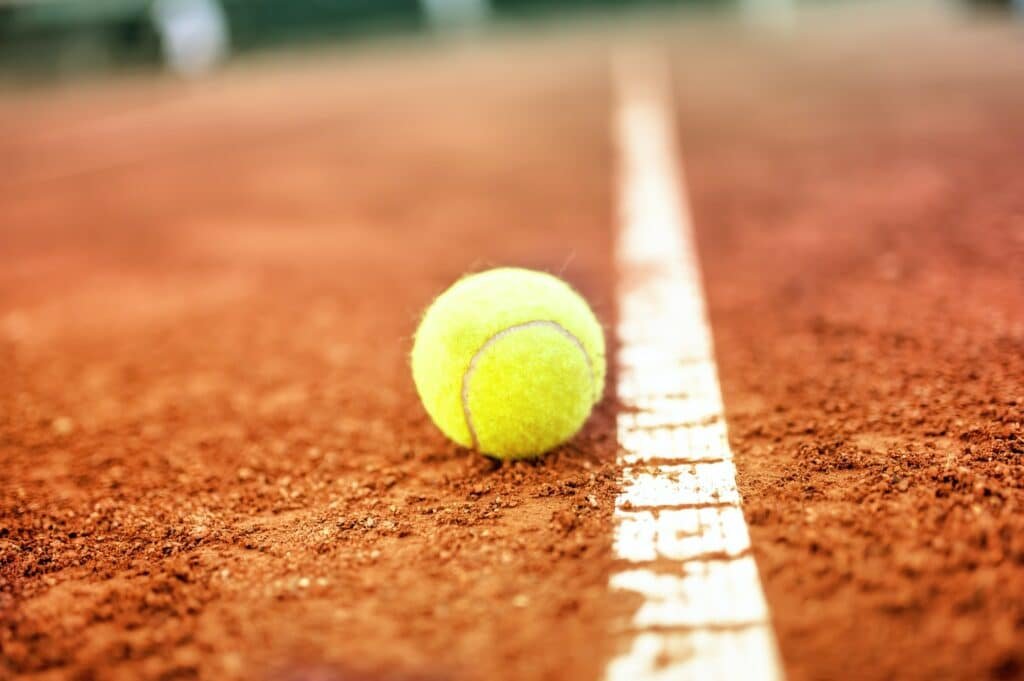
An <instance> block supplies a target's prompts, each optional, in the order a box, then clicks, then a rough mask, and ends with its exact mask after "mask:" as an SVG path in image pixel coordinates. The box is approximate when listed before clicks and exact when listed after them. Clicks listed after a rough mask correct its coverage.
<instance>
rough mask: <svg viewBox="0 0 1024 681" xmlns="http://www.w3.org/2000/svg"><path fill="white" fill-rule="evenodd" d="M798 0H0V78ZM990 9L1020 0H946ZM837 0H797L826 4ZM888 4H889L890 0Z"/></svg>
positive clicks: (169, 65)
mask: <svg viewBox="0 0 1024 681" xmlns="http://www.w3.org/2000/svg"><path fill="white" fill-rule="evenodd" d="M799 1H800V0H0V79H3V80H4V81H7V82H10V81H15V82H25V81H32V82H39V81H46V80H53V79H59V78H65V77H69V76H72V77H74V76H81V75H84V74H102V73H110V72H115V71H125V70H132V69H135V70H139V69H142V70H156V69H166V70H169V71H172V72H174V73H177V74H179V75H182V76H186V77H189V76H196V75H200V74H202V73H205V72H207V71H209V70H210V69H212V68H215V67H216V66H217V65H218V64H221V63H223V62H224V61H226V60H228V59H231V58H233V57H236V56H238V55H245V54H251V53H254V52H256V51H261V50H267V49H275V48H276V49H281V48H288V47H295V46H299V45H309V44H325V43H331V42H334V43H339V42H353V41H365V40H367V39H374V38H382V37H399V36H430V35H435V34H438V33H441V34H446V35H450V34H453V33H456V34H465V33H467V32H476V31H479V30H481V29H486V30H493V29H494V28H495V27H502V26H510V25H518V24H522V23H524V22H533V21H539V20H546V19H552V18H555V19H559V18H562V19H564V18H567V17H568V18H575V17H583V16H606V15H608V14H613V15H614V14H620V13H626V12H636V11H644V10H651V9H656V8H659V7H662V8H666V7H672V8H693V9H695V10H700V11H710V12H731V11H742V12H748V13H752V14H757V15H764V16H774V17H784V16H785V14H786V13H787V12H788V11H790V9H791V8H792V7H793V6H794V5H795V4H796V3H797V2H799ZM950 1H951V2H958V3H959V4H960V5H961V6H964V7H971V8H974V9H979V10H984V11H988V12H992V13H1009V12H1014V11H1015V10H1022V9H1024V0H950ZM829 2H832V3H835V2H838V0H804V2H802V3H801V4H827V3H829ZM893 4H897V3H896V2H893Z"/></svg>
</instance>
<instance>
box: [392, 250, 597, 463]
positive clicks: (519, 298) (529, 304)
mask: <svg viewBox="0 0 1024 681" xmlns="http://www.w3.org/2000/svg"><path fill="white" fill-rule="evenodd" d="M412 373H413V380H414V381H415V383H416V390H417V391H418V392H419V395H420V399H421V400H422V401H423V406H424V407H425V408H426V410H427V413H428V414H430V417H431V419H433V421H434V423H435V424H437V426H438V427H439V428H440V429H441V430H442V431H443V432H444V434H445V435H447V436H448V437H449V438H451V439H452V440H454V441H455V442H457V443H459V444H460V445H463V446H465V447H472V448H475V449H477V450H478V451H480V452H482V453H484V454H487V455H490V456H494V457H497V458H502V459H513V458H525V457H532V456H538V455H540V454H543V453H544V452H546V451H548V450H550V449H552V448H554V447H556V446H558V445H559V444H562V443H563V442H565V441H566V440H568V439H570V438H571V437H572V436H573V435H575V434H576V432H577V431H579V429H580V428H581V427H582V426H583V423H584V422H585V421H586V420H587V417H588V416H589V415H590V412H591V409H592V408H593V406H594V404H596V403H597V402H598V401H599V400H600V399H601V396H602V394H603V393H604V379H605V344H604V333H603V332H602V329H601V325H600V324H599V323H598V321H597V319H596V318H595V317H594V313H593V312H592V311H591V310H590V307H589V306H588V305H587V303H586V301H585V300H584V299H583V298H582V297H581V296H580V295H579V294H578V293H576V291H574V290H573V289H572V288H571V287H570V286H569V285H568V284H566V283H565V282H563V281H561V280H560V279H558V278H557V277H554V276H552V275H550V274H545V273H543V272H535V271H532V270H526V269H518V268H500V269H494V270H489V271H486V272H481V273H479V274H474V275H471V276H468V277H465V278H463V279H461V280H459V281H458V282H456V283H455V284H453V285H452V286H451V287H450V288H449V289H448V290H447V291H445V292H444V293H442V294H441V295H440V296H439V297H438V298H437V300H435V301H434V302H433V304H432V305H431V306H430V307H429V308H428V309H427V311H426V313H424V315H423V320H422V321H421V322H420V326H419V329H418V330H417V331H416V339H415V342H414V343H413V349H412Z"/></svg>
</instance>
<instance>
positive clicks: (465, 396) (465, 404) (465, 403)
mask: <svg viewBox="0 0 1024 681" xmlns="http://www.w3.org/2000/svg"><path fill="white" fill-rule="evenodd" d="M532 326H550V327H551V328H553V329H554V330H555V331H558V332H559V333H560V334H562V335H563V336H565V337H566V338H568V339H569V340H570V341H572V342H573V343H575V344H576V347H577V348H579V350H580V352H582V353H583V359H584V360H586V362H587V370H588V371H589V372H590V385H591V388H593V387H594V384H595V383H597V376H595V375H594V363H593V362H592V361H591V360H590V354H589V353H588V352H587V349H586V347H584V345H583V342H582V341H580V339H579V338H577V337H576V336H575V335H574V334H573V333H572V332H571V331H569V330H568V329H567V328H565V327H564V326H562V325H561V324H559V323H558V322H554V321H551V320H550V319H534V320H533V321H529V322H523V323H521V324H515V325H513V326H510V327H508V328H506V329H502V330H501V331H499V332H498V333H496V334H494V335H493V336H491V337H490V338H488V339H487V340H486V341H484V344H483V345H481V346H480V348H479V349H478V350H477V351H476V352H475V353H474V354H473V357H472V358H470V360H469V366H467V367H466V373H464V374H463V375H462V414H463V415H464V416H465V417H466V428H468V429H469V437H470V438H471V439H472V440H473V449H480V440H479V439H477V436H476V428H474V427H473V415H472V414H471V413H470V411H469V380H470V379H471V378H472V377H473V372H475V371H476V364H477V361H479V359H480V357H481V356H482V355H483V354H484V351H485V350H487V348H489V347H491V346H492V345H494V344H495V343H496V342H498V341H499V340H501V339H502V338H504V337H505V336H507V335H509V334H511V333H513V332H514V331H520V330H521V329H527V328H530V327H532ZM591 392H593V390H592V391H591Z"/></svg>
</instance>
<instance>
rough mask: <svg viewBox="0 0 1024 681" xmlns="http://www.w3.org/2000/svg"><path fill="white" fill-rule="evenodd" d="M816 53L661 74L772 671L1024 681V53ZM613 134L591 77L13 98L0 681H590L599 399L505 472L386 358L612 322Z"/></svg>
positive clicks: (728, 59) (876, 42)
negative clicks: (530, 284) (569, 321)
mask: <svg viewBox="0 0 1024 681" xmlns="http://www.w3.org/2000/svg"><path fill="white" fill-rule="evenodd" d="M840 23H841V24H842V25H844V26H847V28H848V30H846V31H843V32H839V31H835V30H830V31H825V32H823V33H815V35H816V36H817V37H815V38H797V39H796V42H795V43H793V42H787V40H786V39H784V38H783V37H782V36H776V37H768V36H762V37H756V36H753V35H750V34H747V35H745V36H737V35H731V34H730V35H724V34H723V35H719V34H714V35H709V34H707V33H705V32H704V31H703V30H686V31H685V32H682V33H680V34H678V35H674V36H673V40H672V44H673V45H674V47H673V48H672V50H673V55H674V60H675V62H674V63H675V65H676V74H677V85H678V91H679V92H678V94H679V105H680V132H681V138H682V143H683V145H684V163H685V165H686V170H687V173H688V179H689V181H690V183H691V188H690V190H691V196H692V201H693V204H694V209H695V215H696V220H697V227H698V237H699V241H700V246H701V258H702V263H703V267H704V270H705V275H706V282H707V287H708V294H709V302H710V309H711V315H712V323H713V330H714V333H715V337H716V347H717V354H718V358H719V361H720V371H721V374H722V380H723V388H724V391H725V398H726V409H727V416H728V418H729V420H730V427H731V436H732V440H733V445H734V448H735V450H736V454H737V457H738V466H739V470H740V476H741V479H740V483H741V488H742V491H743V492H744V494H745V498H746V504H747V515H748V519H749V521H750V523H751V531H752V535H753V540H754V552H755V555H756V557H757V560H758V562H759V565H760V567H761V570H762V575H763V579H764V581H765V586H766V590H767V594H768V598H769V603H770V606H771V607H772V609H773V615H774V620H775V624H776V627H777V632H778V635H779V640H780V644H781V648H782V652H783V656H784V661H785V665H786V670H787V673H788V674H789V676H790V677H791V678H792V679H794V680H798V681H799V680H802V679H841V678H856V679H888V678H910V679H917V678H920V679H925V678H927V679H937V678H938V679H941V678H950V679H960V678H996V679H1000V678H1015V677H1019V676H1021V675H1024V543H1022V542H1024V491H1022V489H1024V466H1022V460H1021V456H1022V455H1024V442H1022V440H1024V433H1022V429H1021V420H1022V412H1024V322H1022V316H1024V315H1022V312H1021V310H1024V283H1022V280H1021V274H1020V263H1021V262H1024V173H1022V172H1021V171H1020V167H1021V166H1020V160H1019V159H1020V158H1021V155H1022V154H1021V152H1022V151H1024V149H1022V143H1021V140H1024V90H1022V89H1021V87H1020V83H1021V82H1024V55H1022V52H1024V40H1021V34H1020V32H1019V30H1018V32H1017V33H1013V32H1011V31H1008V30H1007V29H1005V28H1001V27H997V26H982V27H977V28H973V29H970V30H951V29H949V28H948V27H944V26H942V25H941V24H936V23H934V22H932V23H930V24H927V25H924V24H921V23H920V22H916V21H915V22H914V23H913V29H912V30H910V29H909V28H908V24H906V23H903V24H897V23H895V22H893V23H890V22H889V21H888V20H883V21H881V22H880V23H877V24H875V25H874V26H861V27H859V28H854V27H852V26H851V25H850V22H848V21H847V20H846V18H845V17H843V18H841V22H840ZM901 26H902V27H901ZM610 106H611V93H610V92H609V89H608V73H607V63H606V60H605V55H604V52H603V50H602V49H599V48H597V47H595V46H594V43H587V42H586V41H584V42H579V43H575V44H569V43H566V44H564V45H561V46H559V45H557V44H556V43H555V42H554V41H552V42H549V43H546V44H544V45H538V44H531V45H529V46H526V47H523V46H513V45H509V44H505V45H504V46H499V47H496V48H490V49H489V50H487V51H473V50H463V49H457V50H453V51H450V52H447V53H432V52H430V51H427V50H420V51H417V50H413V51H409V52H405V53H399V54H385V53H381V54H364V55H361V56H354V55H349V56H348V57H345V58H341V57H336V56H334V57H321V58H315V59H295V58H289V59H287V60H284V61H282V62H280V63H278V64H251V65H249V66H245V67H239V68H236V69H235V70H233V71H232V72H229V73H228V74H225V75H222V76H218V77H216V78H214V79H212V80H210V81H205V82H203V83H200V84H194V85H191V86H183V85H181V84H177V83H171V82H162V81H161V82H151V81H138V82H131V81H119V82H117V83H114V84H95V85H92V86H89V87H88V88H84V89H68V90H57V91H52V92H41V93H35V94H32V95H26V96H21V97H13V96H11V95H10V94H5V106H4V108H3V109H2V110H0V129H3V130H5V133H6V134H5V136H4V137H3V138H2V139H0V158H2V159H4V168H5V179H4V183H3V184H2V185H0V242H2V244H3V248H2V249H0V363H2V366H3V371H2V372H0V465H2V469H0V474H2V476H0V492H2V493H0V678H5V677H17V678H26V679H38V680H42V679H47V680H49V679H66V678H69V679H138V678H143V679H179V678H180V679H187V678H217V679H232V678H239V679H242V678H244V679H274V680H277V679H288V680H290V679H316V680H324V681H328V680H331V681H333V680H336V679H337V680H340V679H349V680H351V679H381V678H384V679H395V680H406V679H438V680H440V679H498V680H501V679H569V680H575V679H581V680H582V679H597V678H600V674H601V670H602V668H603V666H604V664H605V662H606V660H607V659H608V658H609V656H610V655H611V654H613V653H614V651H615V650H616V643H617V640H616V639H615V638H614V635H613V633H612V632H613V631H615V628H616V627H617V626H618V625H619V624H621V621H622V620H621V618H622V617H623V616H625V615H628V613H629V612H631V609H632V607H633V606H634V605H635V604H634V603H633V602H632V601H629V600H625V599H623V598H622V597H621V596H619V595H616V594H610V593H609V592H608V591H607V589H606V581H607V578H608V574H609V572H610V570H611V569H612V567H613V561H612V558H611V551H610V541H611V509H612V504H613V500H614V494H615V491H616V477H617V473H618V471H617V470H616V467H615V466H614V457H615V449H616V443H615V433H614V416H615V405H614V400H613V399H612V394H613V392H612V390H611V386H613V385H614V372H613V374H612V376H611V377H610V383H609V390H608V396H607V398H606V400H605V401H604V402H603V403H602V404H601V405H600V406H599V408H598V410H597V412H596V414H595V416H594V418H593V419H592V421H591V423H590V424H589V426H588V427H587V429H586V430H585V432H584V433H583V434H582V435H581V436H580V437H579V438H577V439H576V440H575V441H573V442H572V443H571V444H570V445H568V446H567V447H565V448H563V449H562V450H560V451H558V452H556V453H554V454H553V455H551V456H549V457H548V458H546V459H544V460H542V461H540V462H537V463H517V464H512V465H503V466H497V465H494V464H492V463H490V462H489V461H487V460H486V459H483V458H481V457H479V456H477V455H475V454H473V453H471V452H467V451H465V450H462V449H459V448H457V447H454V446H453V445H451V444H450V443H448V442H446V441H445V440H444V439H443V437H442V436H441V435H440V434H439V433H438V432H437V431H436V429H435V428H434V427H433V426H432V425H431V424H430V423H429V420H428V419H427V417H426V415H425V414H424V413H423V411H422V409H421V408H420V406H419V405H418V403H417V400H416V396H415V391H414V390H413V387H412V382H411V378H410V375H409V371H408V363H407V353H408V350H409V345H410V336H411V333H412V331H413V330H414V328H415V325H416V321H417V316H418V314H419V313H420V311H421V310H422V308H423V307H424V306H425V305H426V304H427V303H428V302H429V300H430V299H431V298H432V296H434V295H436V294H437V293H438V292H440V291H441V290H443V289H444V288H445V287H446V286H447V285H448V284H449V283H451V281H452V280H454V279H455V278H456V277H458V276H459V275H460V274H462V273H464V272H467V271H473V270H479V269H483V268H486V267H489V266H496V265H506V264H511V265H522V266H527V267H534V268H539V269H546V270H549V271H553V272H559V273H561V274H563V276H564V277H565V278H566V279H568V280H569V281H570V282H571V283H573V284H574V285H575V286H576V287H577V288H579V289H580V290H581V291H582V292H583V293H584V295H586V296H587V297H588V299H589V300H590V301H591V303H592V305H593V307H594V308H595V310H596V312H597V314H598V316H599V318H601V319H602V320H603V321H604V322H605V323H606V324H607V325H608V328H609V329H611V328H612V325H613V323H614V286H615V278H614V273H613V267H612V264H611V255H612V254H611V244H612V236H613V229H614V217H613V212H612V208H613V196H612V187H613V184H612V183H613V180H614V163H613V161H614V153H613V148H612V146H611V140H610V117H609V114H610ZM609 340H613V339H612V338H611V337H610V338H609Z"/></svg>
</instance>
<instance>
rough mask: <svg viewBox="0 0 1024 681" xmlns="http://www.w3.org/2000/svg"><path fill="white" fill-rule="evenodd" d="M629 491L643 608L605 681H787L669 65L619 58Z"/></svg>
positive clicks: (634, 579)
mask: <svg viewBox="0 0 1024 681" xmlns="http://www.w3.org/2000/svg"><path fill="white" fill-rule="evenodd" d="M613 76H614V92H615V98H616V102H615V108H616V112H615V113H616V121H615V124H616V129H615V135H616V140H615V141H616V142H617V145H618V149H619V185H618V187H619V201H620V206H619V209H620V220H621V224H620V226H619V235H618V243H617V246H616V259H617V268H618V278H619V287H620V288H619V301H618V302H619V325H618V329H617V331H618V337H619V342H620V347H619V352H618V363H619V364H618V366H619V385H618V393H619V398H620V400H621V402H622V405H623V408H622V411H621V413H620V415H619V418H618V439H619V446H620V454H619V463H620V464H621V465H622V466H623V486H622V493H621V494H620V495H619V498H618V499H617V500H616V503H615V554H616V557H617V558H619V559H621V560H623V561H625V562H627V563H628V564H629V567H627V568H624V569H622V570H620V571H619V572H617V573H614V574H613V575H612V577H611V587H612V588H614V589H622V590H626V591H632V592H634V593H636V594H639V595H640V596H641V598H642V599H643V602H642V605H641V606H640V609H639V610H638V611H637V612H636V614H635V615H634V616H633V618H632V620H631V621H630V622H629V623H628V625H627V628H626V634H627V635H628V639H629V649H628V650H627V651H626V652H624V653H623V654H622V655H620V656H619V657H617V658H615V659H613V660H612V661H611V662H610V663H609V665H608V667H607V669H606V672H605V679H606V681H663V680H664V681H667V680H669V679H672V680H673V681H675V680H682V679H701V680H702V681H704V680H717V679H722V680H725V679H743V680H746V681H781V679H783V673H782V668H781V665H780V662H779V656H778V652H777V648H776V644H775V636H774V633H773V632H772V629H771V625H770V623H769V618H768V608H767V605H766V603H765V599H764V594H763V593H762V591H761V582H760V579H759V577H758V573H757V566H756V565H755V563H754V559H753V557H752V556H751V555H750V537H749V535H748V533H747V526H746V522H745V520H744V518H743V512H742V509H741V508H740V501H741V500H740V495H739V492H738V490H737V489H736V469H735V467H734V466H733V462H732V452H731V450H730V449H729V443H728V439H727V438H726V427H725V420H724V418H723V415H722V399H721V390H720V388H719V385H718V375H717V370H716V368H715V361H714V357H713V349H712V341H711V331H710V328H709V326H708V323H707V320H706V314H705V310H704V302H703V300H704V294H703V291H702V289H701V283H700V275H699V269H698V264H697V260H696V254H695V249H694V244H693V234H692V231H693V230H692V225H691V222H690V217H689V209H688V207H687V206H686V203H685V197H684V196H683V195H682V173H681V170H680V168H679V166H678V161H677V157H676V145H675V140H674V134H673V127H672V126H673V121H672V106H671V99H670V97H671V95H670V92H671V90H670V86H669V72H668V64H667V63H665V61H664V60H661V59H658V58H656V57H655V56H653V55H650V54H642V53H629V54H625V53H623V54H618V55H615V59H614V62H613Z"/></svg>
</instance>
